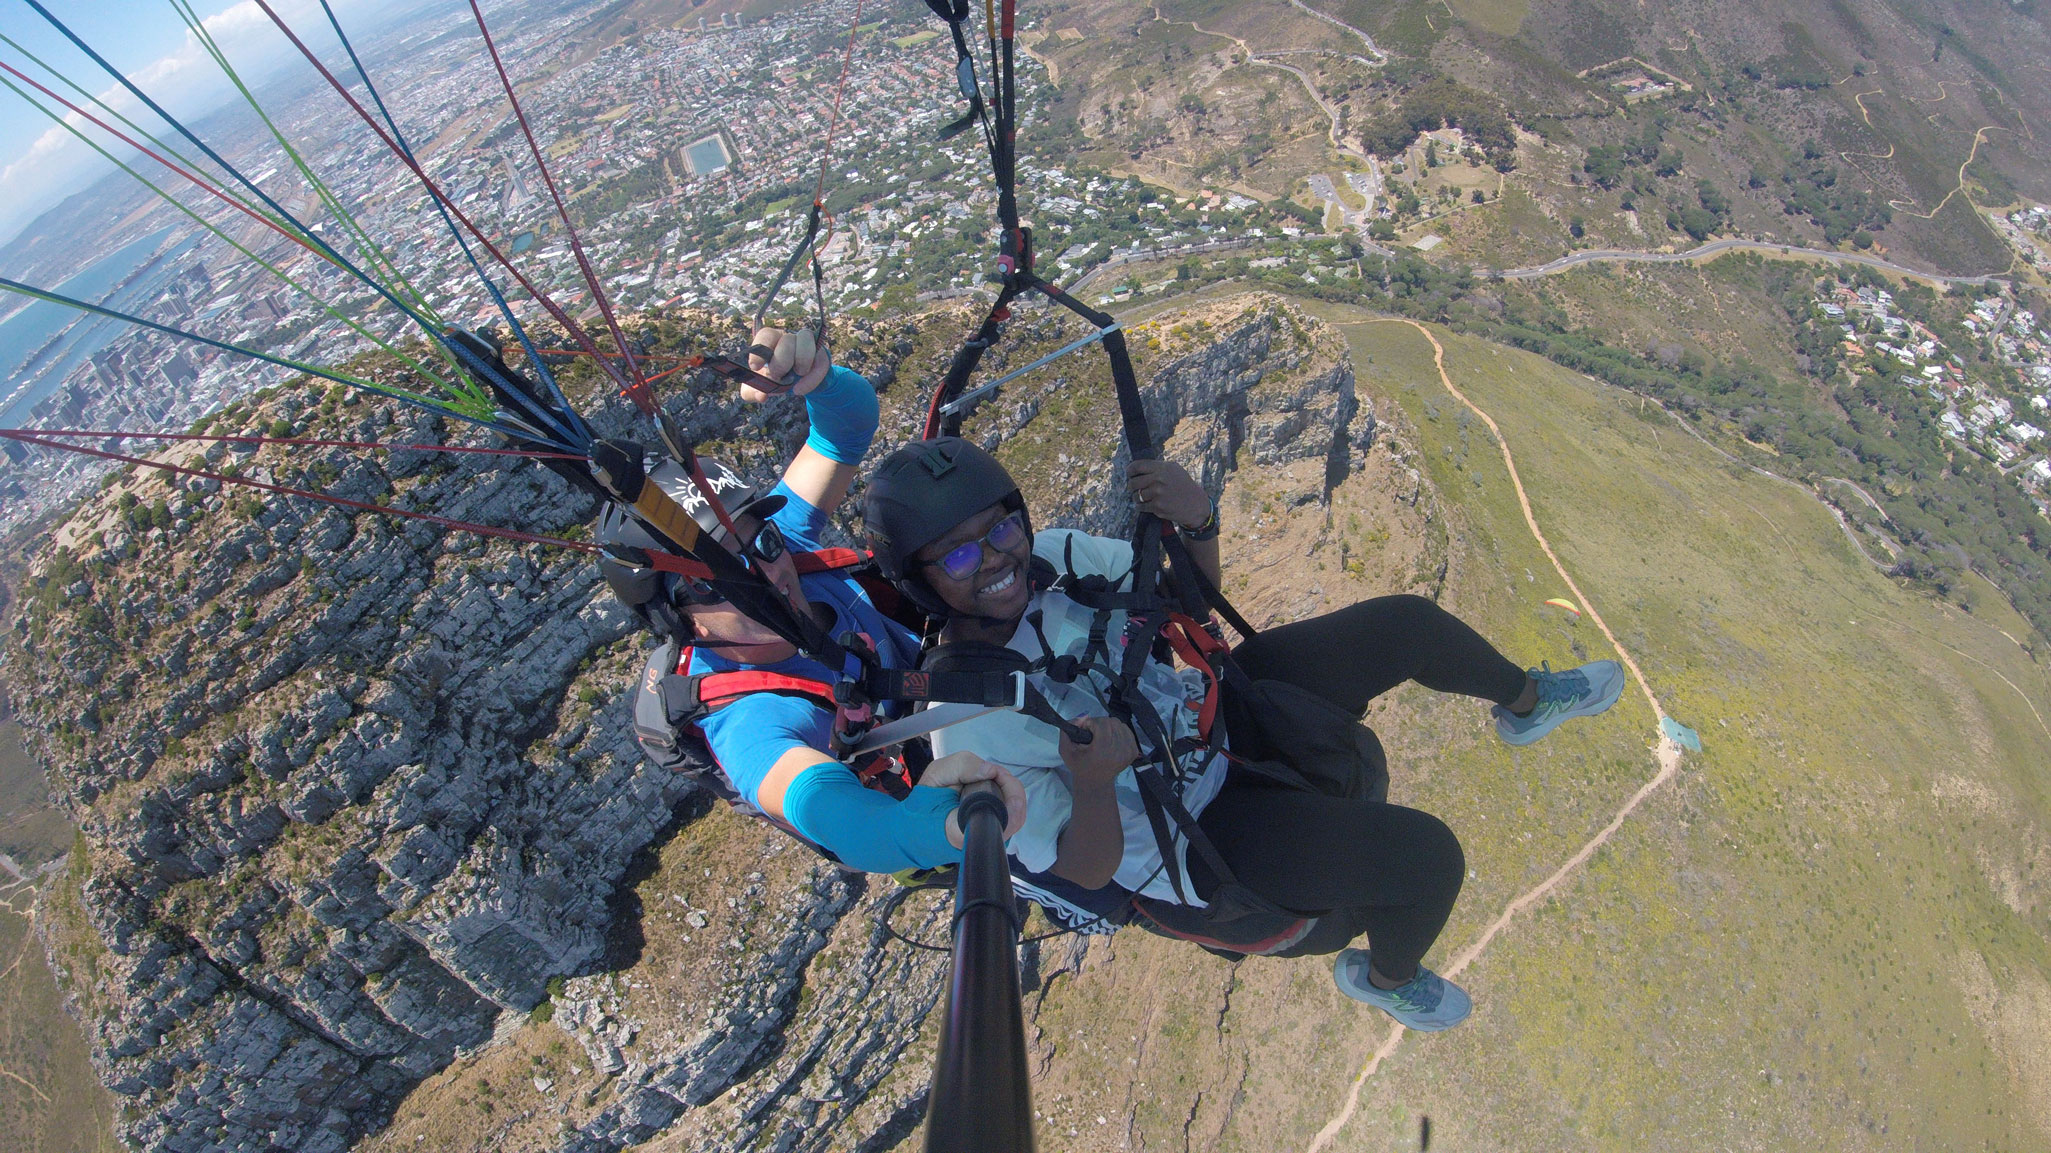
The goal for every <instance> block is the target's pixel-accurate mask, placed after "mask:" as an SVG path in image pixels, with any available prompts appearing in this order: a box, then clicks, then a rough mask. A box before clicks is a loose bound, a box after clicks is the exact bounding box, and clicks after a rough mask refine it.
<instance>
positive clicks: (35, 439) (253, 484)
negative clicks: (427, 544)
mask: <svg viewBox="0 0 2051 1153" xmlns="http://www.w3.org/2000/svg"><path fill="white" fill-rule="evenodd" d="M0 437H4V438H6V439H8V440H13V441H19V442H21V443H22V444H33V445H38V446H40V447H43V448H54V449H60V450H62V451H64V452H75V453H78V454H79V455H81V456H93V457H99V458H100V459H102V460H116V461H120V462H121V463H123V464H132V465H136V466H138V467H141V468H154V469H159V470H162V471H164V472H171V473H177V474H179V475H181V476H191V477H198V478H199V479H201V480H211V481H218V482H220V483H221V484H239V485H241V486H243V487H244V488H254V489H260V490H262V491H264V492H274V493H278V494H279V495H281V496H296V497H302V498H304V499H306V500H313V501H319V502H321V503H322V504H331V505H335V506H337V507H340V508H350V509H356V510H358V511H360V512H378V513H384V514H385V515H387V516H400V517H405V518H407V519H408V520H418V521H426V522H427V523H428V524H434V525H440V526H441V527H443V528H452V529H457V530H459V531H462V532H470V533H476V534H477V535H479V536H493V537H501V538H504V539H506V540H516V541H520V542H522V543H524V544H544V545H553V546H555V547H556V548H565V549H570V550H572V551H575V552H584V553H595V552H597V551H598V546H597V545H594V544H590V543H588V542H585V541H576V540H565V539H563V538H562V537H554V536H543V535H541V534H539V533H531V532H519V531H517V530H514V529H509V528H495V527H493V526H491V525H488V524H473V523H471V522H469V521H464V520H456V519H454V518H453V517H446V516H436V515H435V514H433V513H429V512H412V511H410V510H407V509H403V508H393V507H391V506H390V505H383V504H371V503H370V502H368V501H361V500H350V499H348V498H346V497H339V496H334V495H332V494H330V493H324V492H313V491H311V490H309V489H303V488H292V487H291V486H289V485H282V484H271V483H269V482H267V481H261V480H254V479H251V478H249V477H245V476H224V475H222V474H220V473H214V472H207V471H206V470H204V469H197V468H187V467H185V466H184V465H177V464H169V463H167V462H164V461H160V460H147V459H145V458H143V457H139V456H128V455H126V454H124V453H118V452H108V451H106V450H104V449H97V448H87V447H86V446H84V445H82V444H66V443H64V442H63V441H61V440H46V439H44V438H43V437H41V436H37V435H34V434H32V433H26V432H21V431H17V430H15V429H0Z"/></svg>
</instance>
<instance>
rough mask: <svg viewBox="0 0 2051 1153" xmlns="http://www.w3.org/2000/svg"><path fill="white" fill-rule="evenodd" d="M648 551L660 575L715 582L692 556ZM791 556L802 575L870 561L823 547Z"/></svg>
mask: <svg viewBox="0 0 2051 1153" xmlns="http://www.w3.org/2000/svg"><path fill="white" fill-rule="evenodd" d="M647 552H648V565H649V567H650V568H653V569H655V570H656V571H657V572H671V573H676V574H678V575H679V576H687V577H696V578H698V579H699V580H711V579H712V570H711V569H709V568H707V567H705V566H704V565H703V564H700V563H699V562H697V561H694V560H692V559H691V558H690V557H687V556H678V555H676V554H675V553H667V552H663V551H661V550H660V549H649V550H647ZM790 555H791V562H792V563H793V564H795V565H796V566H797V569H798V575H799V576H809V575H810V574H812V573H822V572H834V571H836V570H838V569H844V568H853V567H855V566H856V565H858V564H861V563H863V562H865V561H867V560H868V559H869V554H868V553H866V552H863V551H861V550H859V549H851V548H822V549H819V550H818V551H816V552H799V551H797V550H795V549H793V550H792V551H791V554H790Z"/></svg>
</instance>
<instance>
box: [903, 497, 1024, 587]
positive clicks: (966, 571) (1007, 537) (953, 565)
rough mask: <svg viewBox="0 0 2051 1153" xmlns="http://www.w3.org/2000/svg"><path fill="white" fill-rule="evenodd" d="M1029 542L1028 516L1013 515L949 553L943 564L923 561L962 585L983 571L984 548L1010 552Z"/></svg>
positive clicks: (940, 560) (943, 558)
mask: <svg viewBox="0 0 2051 1153" xmlns="http://www.w3.org/2000/svg"><path fill="white" fill-rule="evenodd" d="M1025 539H1026V531H1025V515H1024V514H1023V513H1016V512H1015V513H1012V514H1011V515H1009V516H1007V517H1005V518H1004V519H1003V520H1000V521H998V522H997V523H996V524H993V525H991V526H990V531H989V532H986V533H984V534H983V535H982V536H981V537H978V538H977V539H975V540H972V541H968V542H966V543H964V544H959V545H956V546H954V547H953V548H951V549H949V550H947V555H946V556H943V557H941V558H940V559H939V560H929V561H921V562H920V563H921V564H927V565H932V566H934V567H936V568H938V569H939V570H940V571H941V572H944V573H946V574H947V575H948V576H950V577H953V578H954V579H955V580H958V581H965V580H967V579H969V578H970V577H972V576H974V575H976V574H977V573H979V572H981V571H983V546H984V545H985V544H988V545H989V546H990V548H991V550H992V551H995V552H1010V551H1011V550H1013V549H1015V548H1017V547H1018V546H1019V545H1021V544H1024V543H1025Z"/></svg>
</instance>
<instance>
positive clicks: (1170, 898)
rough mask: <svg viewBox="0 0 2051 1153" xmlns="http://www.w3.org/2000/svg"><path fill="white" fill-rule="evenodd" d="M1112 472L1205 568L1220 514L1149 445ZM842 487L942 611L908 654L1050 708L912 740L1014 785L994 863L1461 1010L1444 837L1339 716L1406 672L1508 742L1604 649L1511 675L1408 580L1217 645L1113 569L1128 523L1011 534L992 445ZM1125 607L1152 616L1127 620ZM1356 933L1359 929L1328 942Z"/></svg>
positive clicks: (1417, 1008) (1619, 678)
mask: <svg viewBox="0 0 2051 1153" xmlns="http://www.w3.org/2000/svg"><path fill="white" fill-rule="evenodd" d="M1126 483H1127V488H1128V490H1129V491H1130V492H1131V494H1132V496H1133V499H1134V502H1135V504H1136V505H1137V507H1138V509H1139V511H1140V512H1142V513H1148V514H1152V515H1153V516H1154V517H1156V518H1158V519H1159V520H1160V521H1161V522H1164V523H1167V524H1173V525H1176V526H1179V532H1180V533H1181V535H1182V536H1183V538H1184V539H1185V540H1186V541H1188V542H1189V546H1188V551H1187V554H1186V555H1187V556H1188V557H1189V558H1190V562H1191V563H1192V564H1194V565H1195V567H1196V568H1198V569H1199V570H1201V571H1202V572H1203V574H1204V575H1205V576H1206V577H1208V578H1209V579H1210V581H1211V582H1212V583H1213V586H1214V587H1215V583H1216V581H1217V579H1218V576H1219V559H1218V545H1217V536H1218V509H1217V505H1216V504H1215V503H1213V502H1212V500H1211V499H1210V497H1209V496H1208V495H1207V494H1206V493H1205V491H1204V489H1203V487H1202V486H1201V485H1200V484H1199V483H1198V482H1197V481H1196V480H1194V479H1193V478H1192V477H1191V476H1190V474H1189V473H1188V472H1187V471H1185V470H1184V469H1183V468H1182V467H1181V466H1179V465H1177V464H1175V463H1173V462H1170V461H1160V460H1140V461H1136V462H1134V463H1133V464H1132V465H1131V467H1130V470H1129V473H1128V476H1127V481H1126ZM863 500H864V504H863V518H864V521H865V524H866V527H867V531H868V534H869V543H870V547H871V548H872V549H873V550H874V552H875V555H876V561H877V563H878V565H879V567H881V568H882V569H883V571H884V572H885V574H887V575H888V576H890V577H891V579H892V580H893V581H894V582H895V583H896V584H897V587H898V588H899V589H900V590H901V591H903V592H904V593H905V595H906V596H907V597H910V598H911V599H913V600H915V601H917V602H918V603H919V604H921V605H922V606H924V607H926V608H927V609H928V610H929V611H930V612H932V613H934V614H936V615H937V616H940V617H942V618H944V621H945V623H944V625H943V627H942V628H941V631H940V638H939V639H940V642H941V643H940V644H939V645H938V646H937V647H935V648H933V649H932V650H931V651H930V652H929V653H928V654H927V656H926V658H925V667H927V668H938V667H946V666H950V665H954V666H959V665H961V664H964V663H968V664H973V663H978V662H987V663H995V664H999V665H1007V666H1009V667H1017V668H1023V669H1025V670H1027V671H1028V673H1029V678H1028V679H1029V681H1030V683H1031V684H1032V685H1033V686H1034V687H1035V688H1036V689H1038V691H1039V692H1040V693H1041V694H1042V695H1044V697H1045V698H1046V699H1047V700H1048V701H1049V702H1050V703H1051V704H1052V705H1053V707H1054V709H1055V710H1056V711H1057V712H1058V713H1059V714H1060V718H1057V719H1065V721H1064V723H1063V725H1062V726H1061V727H1057V726H1056V725H1055V724H1053V723H1049V722H1048V721H1047V720H1044V719H1041V718H1036V717H1032V716H1027V715H1025V714H1023V713H1020V712H1009V711H998V712H991V713H987V714H984V715H981V716H979V717H976V718H975V719H972V720H968V721H966V722H963V723H961V724H957V725H954V726H952V727H949V728H944V729H940V730H938V731H936V732H935V733H934V734H933V748H934V751H935V752H936V753H940V754H947V755H959V754H961V753H963V752H969V753H974V754H976V755H978V756H979V757H981V758H983V759H986V760H988V761H991V762H995V763H997V764H1001V765H1003V766H1004V767H1006V768H1007V769H1009V770H1010V771H1011V772H1012V773H1014V774H1016V775H1017V776H1018V777H1019V778H1020V779H1021V780H1022V781H1023V782H1024V785H1025V789H1026V793H1027V796H1028V798H1029V804H1028V810H1027V818H1026V822H1025V825H1024V827H1023V828H1022V829H1021V830H1020V831H1019V832H1018V833H1016V834H1015V835H1013V836H1012V837H1011V838H1010V840H1009V846H1008V847H1009V850H1010V853H1011V856H1012V860H1013V867H1014V871H1015V872H1018V873H1022V874H1027V875H1031V876H1033V877H1036V878H1038V879H1039V881H1040V883H1041V885H1042V887H1043V888H1045V889H1047V890H1048V891H1049V892H1050V894H1051V896H1052V897H1053V898H1055V899H1057V900H1059V901H1060V902H1062V903H1066V904H1069V905H1072V906H1075V907H1079V908H1083V909H1088V910H1092V911H1094V912H1095V913H1096V915H1098V916H1099V917H1102V918H1104V919H1106V920H1111V921H1114V922H1116V921H1118V920H1120V919H1124V920H1128V921H1130V920H1137V921H1138V923H1140V924H1143V925H1145V926H1146V927H1147V928H1150V929H1153V930H1155V931H1158V932H1164V933H1166V934H1167V935H1171V936H1177V937H1181V938H1184V939H1187V940H1190V941H1193V942H1195V943H1197V944H1200V945H1203V946H1205V947H1207V948H1211V949H1214V950H1216V951H1220V952H1226V953H1230V954H1248V953H1259V954H1267V955H1277V956H1302V955H1321V954H1336V960H1335V965H1334V970H1333V976H1334V979H1335V980H1336V982H1337V984H1338V986H1339V988H1340V989H1341V990H1342V991H1343V992H1345V993H1346V995H1347V996H1349V997H1352V998H1354V999H1356V1000H1360V1001H1364V1002H1367V1003H1369V1004H1372V1005H1375V1006H1377V1007H1379V1008H1381V1009H1383V1010H1385V1011H1387V1012H1388V1013H1389V1014H1390V1015H1391V1016H1393V1017H1395V1018H1396V1019H1397V1020H1398V1021H1401V1022H1402V1023H1403V1024H1405V1025H1407V1026H1409V1027H1410V1028H1413V1029H1421V1030H1434V1029H1446V1028H1450V1027H1452V1026H1454V1025H1457V1024H1459V1023H1460V1022H1461V1021H1462V1020H1464V1019H1465V1018H1466V1016H1467V1013H1468V1009H1469V1000H1468V997H1467V994H1466V993H1465V992H1463V991H1462V990H1461V989H1460V988H1459V987H1458V986H1456V985H1454V984H1453V983H1452V982H1450V981H1447V980H1445V979H1444V978H1442V977H1440V976H1439V975H1437V974H1435V973H1433V972H1432V971H1431V970H1430V969H1427V968H1425V967H1424V966H1423V965H1422V964H1421V963H1420V962H1421V961H1422V959H1423V957H1424V955H1425V953H1426V951H1427V950H1428V949H1430V947H1431V945H1432V943H1433V942H1434V941H1435V940H1436V939H1437V937H1438V934H1439V931H1440V929H1441V928H1443V927H1444V925H1445V923H1446V918H1447V917H1448V915H1449V914H1450V913H1451V912H1452V909H1453V904H1454V901H1455V899H1456V898H1457V897H1458V895H1459V892H1460V885H1461V881H1462V879H1463V878H1464V877H1465V875H1466V864H1465V858H1464V857H1463V856H1462V853H1461V850H1460V843H1459V840H1458V839H1457V838H1456V837H1455V836H1454V834H1453V832H1452V830H1451V829H1449V828H1447V827H1446V825H1445V823H1444V822H1442V821H1440V820H1439V819H1438V818H1437V817H1434V816H1432V815H1431V814H1429V813H1424V812H1420V811H1418V810H1416V809H1411V808H1406V807H1404V806H1402V805H1395V804H1390V803H1388V802H1387V800H1386V799H1385V798H1386V788H1387V770H1386V761H1385V758H1384V757H1383V754H1382V750H1381V745H1380V743H1379V741H1377V740H1376V739H1375V738H1374V735H1373V734H1372V733H1371V732H1369V731H1368V730H1367V729H1366V728H1365V727H1364V726H1362V725H1360V724H1359V718H1360V715H1361V713H1362V712H1363V711H1364V710H1365V709H1366V707H1367V704H1368V702H1369V701H1371V700H1373V699H1374V698H1375V697H1377V696H1379V695H1380V694H1382V693H1384V692H1387V691H1388V690H1389V689H1391V688H1394V687H1395V686H1396V685H1398V684H1401V683H1402V682H1404V681H1408V680H1414V681H1417V682H1418V683H1420V684H1422V685H1424V686H1426V687H1428V688H1431V689H1434V690H1437V691H1439V692H1445V693H1457V694H1462V695H1466V696H1470V697H1476V698H1480V699H1481V700H1485V701H1489V702H1492V703H1493V705H1494V709H1493V712H1494V717H1495V726H1496V731H1497V733H1498V735H1499V736H1500V737H1501V738H1502V739H1503V740H1504V741H1505V742H1507V743H1509V744H1511V745H1528V744H1530V743H1531V742H1533V741H1536V740H1538V739H1540V738H1541V737H1543V736H1545V735H1546V734H1547V733H1548V732H1551V731H1552V730H1553V728H1555V727H1556V726H1558V725H1559V724H1560V723H1561V722H1563V721H1565V720H1568V719H1570V718H1573V717H1581V716H1589V715H1592V714H1595V713H1600V712H1602V711H1604V710H1605V709H1607V708H1609V707H1610V705H1611V704H1613V703H1614V702H1615V701H1616V699H1617V695H1618V693H1619V692H1620V691H1621V689H1622V687H1623V673H1622V670H1621V669H1620V668H1619V667H1618V666H1617V664H1616V662H1614V661H1597V662H1594V663H1593V664H1589V665H1586V666H1584V667H1582V668H1579V669H1574V670H1569V671H1566V672H1559V673H1554V672H1551V671H1548V670H1546V669H1542V668H1541V669H1535V670H1531V671H1528V672H1527V671H1526V670H1525V669H1523V668H1520V667H1519V666H1518V665H1516V664H1514V663H1512V662H1511V661H1509V660H1508V659H1506V658H1505V657H1504V656H1503V655H1502V654H1501V653H1499V652H1497V651H1496V649H1495V648H1494V647H1493V646H1492V645H1490V644H1489V643H1488V641H1486V640H1484V639H1483V638H1482V637H1481V635H1480V634H1478V633H1476V632H1475V631H1474V630H1473V629H1472V628H1470V627H1468V626H1467V625H1466V624H1465V623H1463V622H1462V621H1460V620H1459V618H1457V617H1455V616H1453V615H1452V614H1451V613H1449V612H1446V611H1445V610H1444V609H1441V608H1440V607H1439V606H1438V605H1437V604H1435V603H1433V602H1432V601H1429V600H1426V599H1424V598H1422V597H1416V596H1389V597H1379V598H1376V599H1373V600H1369V601H1364V602H1362V603H1360V604H1356V605H1352V606H1350V607H1347V608H1344V609H1340V610H1338V611H1337V612H1333V613H1328V614H1326V615H1324V616H1322V617H1317V618H1315V619H1312V620H1305V621H1298V622H1296V623H1293V624H1286V625H1281V626H1277V627H1272V628H1268V629H1263V630H1261V631H1260V632H1259V633H1258V634H1257V635H1255V636H1253V637H1251V638H1249V639H1247V640H1245V641H1243V642H1242V643H1241V644H1240V645H1239V646H1238V647H1237V648H1235V649H1233V650H1231V651H1230V652H1229V653H1228V652H1226V651H1225V650H1224V646H1223V645H1222V643H1220V642H1219V640H1218V639H1217V637H1216V635H1215V634H1212V633H1210V632H1209V631H1208V630H1207V629H1205V628H1203V627H1202V625H1201V624H1199V623H1198V622H1196V621H1195V620H1193V619H1191V618H1188V617H1181V618H1179V619H1178V618H1177V617H1176V616H1175V615H1174V614H1171V613H1165V612H1160V611H1157V608H1158V606H1159V604H1160V602H1159V601H1158V600H1157V599H1155V598H1152V597H1150V596H1147V595H1146V593H1147V591H1148V590H1145V589H1139V590H1136V589H1135V588H1134V587H1133V586H1134V584H1135V583H1136V579H1135V577H1134V569H1135V561H1134V549H1133V547H1132V545H1131V544H1130V543H1128V542H1127V541H1123V540H1113V539H1108V538H1104V537H1097V536H1091V535H1088V534H1086V533H1081V532H1076V531H1073V530H1069V529H1060V528H1049V529H1043V530H1040V531H1038V532H1035V531H1034V528H1033V524H1032V519H1031V515H1030V513H1029V511H1028V510H1027V508H1026V505H1025V500H1024V498H1023V496H1022V495H1021V494H1020V492H1019V489H1018V486H1017V485H1016V484H1015V483H1013V481H1012V478H1011V476H1010V475H1009V474H1008V473H1007V472H1006V471H1005V469H1004V466H1003V465H1002V464H1000V463H999V462H998V461H997V459H996V458H995V457H993V456H992V455H991V454H990V453H988V452H985V451H984V450H983V449H982V448H980V447H978V446H976V445H974V444H971V443H970V442H968V441H966V440H962V439H960V438H959V437H939V438H936V439H931V440H922V441H914V442H913V443H911V444H909V445H906V446H905V447H903V448H901V449H899V450H897V451H896V452H894V453H892V454H891V455H890V456H889V457H887V458H886V459H885V460H884V461H883V462H882V463H881V464H880V465H879V466H878V467H877V469H876V473H875V475H874V476H873V477H872V478H871V480H870V482H869V486H868V489H867V491H866V493H865V495H864V498H863ZM1158 575H1159V574H1158V572H1157V573H1154V574H1149V583H1151V578H1153V577H1155V576H1158ZM1142 616H1144V619H1145V620H1146V621H1151V622H1153V623H1152V624H1151V625H1147V624H1143V625H1142V626H1141V627H1140V628H1138V629H1134V628H1131V627H1129V626H1130V625H1131V624H1132V621H1133V620H1134V619H1135V618H1140V617H1142ZM1150 628H1151V630H1152V631H1151V632H1150V631H1149V629H1150ZM1157 642H1158V643H1157ZM1173 657H1180V658H1181V661H1182V664H1181V667H1177V665H1176V662H1175V660H1174V659H1173ZM1078 730H1083V731H1086V732H1087V739H1086V740H1084V741H1078V740H1077V739H1075V737H1076V736H1078V735H1081V734H1080V733H1079V732H1078ZM1363 935H1364V936H1365V937H1366V938H1367V944H1368V948H1365V949H1362V948H1354V947H1351V942H1352V941H1353V940H1354V939H1355V938H1357V937H1360V936H1363Z"/></svg>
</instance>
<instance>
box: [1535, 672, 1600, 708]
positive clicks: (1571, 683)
mask: <svg viewBox="0 0 2051 1153" xmlns="http://www.w3.org/2000/svg"><path fill="white" fill-rule="evenodd" d="M1539 670H1540V671H1539V673H1538V675H1537V676H1536V677H1535V678H1534V679H1535V680H1537V681H1538V709H1543V708H1545V707H1546V706H1548V705H1554V706H1558V705H1572V704H1573V703H1574V702H1576V701H1578V700H1580V699H1581V698H1582V697H1584V696H1587V695H1588V674H1587V673H1584V672H1582V671H1581V670H1580V669H1568V670H1567V671H1566V672H1563V673H1556V672H1554V671H1552V663H1551V662H1550V661H1544V662H1540V664H1539ZM1538 709H1533V710H1532V712H1533V714H1534V715H1535V714H1536V713H1537V712H1538Z"/></svg>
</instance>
